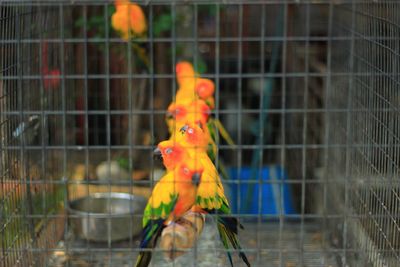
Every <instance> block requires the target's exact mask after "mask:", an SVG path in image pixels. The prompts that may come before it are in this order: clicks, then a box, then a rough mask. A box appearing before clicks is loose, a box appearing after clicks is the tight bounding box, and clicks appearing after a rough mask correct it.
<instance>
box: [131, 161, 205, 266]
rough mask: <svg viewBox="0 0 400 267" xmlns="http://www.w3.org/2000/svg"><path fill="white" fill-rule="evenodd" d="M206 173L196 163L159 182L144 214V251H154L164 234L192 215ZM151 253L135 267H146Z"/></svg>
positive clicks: (181, 166)
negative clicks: (159, 238)
mask: <svg viewBox="0 0 400 267" xmlns="http://www.w3.org/2000/svg"><path fill="white" fill-rule="evenodd" d="M202 172H203V169H202V166H201V164H199V163H198V162H196V161H188V162H181V163H179V164H177V165H176V166H175V168H174V169H173V170H170V171H169V172H167V173H166V174H165V175H164V176H163V177H162V178H161V179H160V181H158V183H157V184H156V186H155V187H154V189H153V192H152V194H151V197H150V199H149V201H148V202H147V206H146V208H145V210H144V214H143V230H142V239H141V242H140V248H141V249H152V248H154V247H155V246H156V243H157V239H158V237H159V236H160V235H161V233H162V230H163V229H164V228H165V227H166V226H167V225H169V224H171V223H174V222H175V221H176V220H178V219H179V218H180V217H182V215H183V214H184V213H185V212H187V211H189V210H190V209H191V208H192V206H193V205H194V204H195V202H196V194H197V188H198V185H199V183H200V180H201V175H202ZM151 256H152V252H151V251H141V252H140V253H139V256H138V259H137V261H136V264H135V266H136V267H147V266H148V265H149V263H150V260H151Z"/></svg>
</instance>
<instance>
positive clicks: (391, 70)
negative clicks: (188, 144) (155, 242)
mask: <svg viewBox="0 0 400 267" xmlns="http://www.w3.org/2000/svg"><path fill="white" fill-rule="evenodd" d="M112 4H113V2H112V1H89V0H87V1H76V2H74V3H73V4H72V3H71V2H70V1H32V2H31V1H18V2H14V1H3V2H1V3H0V14H1V18H0V21H1V23H0V36H1V38H0V42H1V50H0V54H1V76H0V78H1V79H0V111H1V113H0V136H1V142H0V156H1V159H0V173H1V178H0V179H1V186H0V194H1V199H0V201H1V204H0V207H1V218H0V219H1V223H0V237H1V241H0V247H1V249H0V251H1V256H0V265H1V266H124V265H126V266H130V265H132V263H134V261H135V259H136V256H137V253H138V238H137V237H136V236H132V235H130V237H129V239H127V240H124V241H119V242H111V240H110V238H108V241H107V242H103V243H95V242H90V241H87V240H83V239H80V238H78V237H77V236H75V235H74V234H73V231H72V229H71V226H70V224H69V223H68V222H69V220H70V219H73V218H74V216H72V215H71V214H69V213H67V212H66V211H65V207H66V206H67V203H68V201H69V200H71V199H74V198H76V197H79V196H82V195H89V194H90V193H92V192H93V187H92V186H99V187H102V190H103V191H105V192H111V191H113V188H114V186H119V188H125V190H126V192H130V193H137V192H138V191H137V190H140V189H141V188H144V187H145V186H153V185H154V184H155V181H154V180H155V179H154V176H155V174H156V172H155V171H154V170H155V169H157V168H160V165H159V163H158V162H155V161H154V159H153V157H152V155H151V153H152V150H153V149H154V146H155V145H156V144H157V143H158V142H159V141H161V140H164V139H166V138H167V129H166V128H165V126H164V116H165V109H166V107H167V105H168V103H169V102H171V101H172V99H173V95H174V94H175V92H176V90H177V84H176V81H175V78H176V75H175V73H174V69H175V64H176V62H178V61H179V60H182V59H186V60H190V61H192V62H193V64H194V65H195V66H200V65H201V64H203V65H205V66H207V70H206V71H205V72H204V73H203V74H202V77H207V78H210V79H212V80H213V81H214V82H215V85H216V95H215V98H216V108H215V110H214V111H213V116H214V117H215V118H217V119H220V120H221V121H222V123H223V124H224V125H225V126H226V128H227V130H228V131H229V132H230V134H231V135H232V137H233V138H234V141H235V145H228V144H226V143H225V142H223V141H220V142H219V143H218V155H219V157H217V160H216V165H218V164H220V160H223V162H224V163H225V164H226V165H227V166H229V167H234V171H233V172H232V173H233V174H232V175H233V176H234V175H236V176H241V175H243V174H242V170H243V169H245V168H246V167H248V166H253V167H254V166H255V167H256V168H255V169H256V170H257V171H254V172H253V173H252V176H253V177H250V179H248V180H243V179H237V180H228V181H224V183H225V187H226V190H227V191H229V190H228V189H230V188H235V189H237V190H238V192H237V193H236V194H235V193H234V192H233V193H232V195H231V196H230V197H229V196H228V197H229V198H230V202H231V204H232V205H233V206H236V207H239V210H237V211H236V212H235V213H234V215H235V216H237V217H238V218H239V219H240V220H241V222H243V224H244V226H245V228H246V229H245V230H244V231H241V232H240V233H239V239H240V240H241V243H242V247H243V250H244V251H245V253H246V254H247V255H248V257H249V259H250V262H251V263H252V265H253V266H285V267H291V266H398V265H400V237H399V236H400V226H399V214H400V213H399V203H400V190H399V165H400V164H399V143H400V142H399V141H400V136H399V131H400V129H399V116H398V115H399V106H400V97H399V83H400V79H399V64H400V63H399V62H400V54H399V53H400V51H399V50H400V49H399V38H400V29H399V27H400V14H399V13H400V12H398V11H399V10H400V3H398V2H397V1H380V2H372V1H290V0H287V1H235V2H234V3H230V2H228V1H226V2H211V1H193V2H179V1H173V2H170V1H146V2H140V4H142V7H143V10H144V11H145V14H146V17H147V19H148V36H147V37H146V38H135V39H134V40H133V41H131V42H126V41H124V40H122V39H121V38H120V37H119V36H118V35H116V34H115V33H113V32H112V31H111V30H110V21H109V16H110V15H111V13H112V10H111V9H110V6H112ZM160 15H168V16H170V17H171V18H175V19H176V23H171V28H170V29H169V30H164V31H161V33H160V32H155V28H156V27H157V26H158V25H159V24H158V20H157V18H158V17H160ZM93 18H95V19H93ZM96 19H97V22H96ZM179 19H181V21H179ZM99 21H100V22H99ZM173 21H174V20H173ZM96 23H97V24H96ZM135 47H139V48H140V47H142V48H144V49H147V51H148V56H149V62H150V67H149V69H148V71H143V68H142V66H141V65H140V64H139V63H138V58H137V54H136V53H135V50H134V49H135ZM165 51H168V52H167V53H166V52H165ZM119 156H124V157H126V158H128V159H129V160H128V166H127V169H128V173H132V172H136V171H142V170H148V176H149V180H133V179H127V180H118V181H112V182H110V181H108V182H106V183H105V182H104V181H99V180H96V179H94V176H95V174H94V172H95V170H94V168H95V167H94V166H96V165H97V164H99V163H101V162H108V163H110V162H112V161H114V160H115V158H116V157H119ZM79 164H80V165H81V166H83V167H84V168H83V171H82V169H81V170H80V171H81V172H83V174H82V175H83V177H84V178H83V181H82V179H77V178H76V173H77V171H76V169H77V166H78V165H79ZM266 166H268V167H269V168H272V166H280V167H281V168H282V169H283V170H285V171H286V172H287V178H286V179H280V180H279V179H276V180H265V179H264V177H262V175H261V174H260V173H261V170H262V169H263V168H265V167H266ZM107 172H108V174H110V172H111V170H110V168H108V170H107ZM74 177H75V178H74ZM82 183H83V184H88V186H85V187H84V189H83V190H79V186H80V185H82ZM243 186H247V188H249V187H250V188H253V189H252V193H253V194H255V195H256V196H257V201H256V202H257V205H256V212H255V213H251V212H246V211H244V212H243V211H241V209H240V207H243V206H244V207H245V206H247V203H246V199H244V198H243V196H242V194H241V191H244V190H247V189H243V188H245V187H243ZM265 186H268V187H270V188H272V190H271V191H272V192H273V190H274V189H275V192H274V197H275V199H273V198H272V200H270V201H275V202H274V203H275V205H276V212H265V211H264V210H263V207H264V206H265V205H267V203H265V198H264V197H265V196H264V195H263V194H265V193H264V191H263V188H264V187H265ZM287 187H288V188H290V189H291V192H292V195H291V196H292V200H288V199H286V198H285V196H286V195H285V194H287V193H285V190H286V189H285V188H287ZM70 188H72V190H70ZM276 189H277V190H276ZM271 194H272V193H271ZM233 195H235V196H236V197H235V198H233V197H232V196H233ZM288 202H290V203H291V204H292V205H293V209H294V212H292V213H288V212H287V211H286V210H285V208H284V207H286V206H285V205H288ZM140 215H141V214H135V215H133V216H132V220H138V219H139V218H140ZM78 217H79V216H78ZM110 218H111V216H110ZM127 228H129V229H127V231H131V232H132V231H133V230H132V228H131V227H127ZM109 234H110V232H109V230H108V232H107V235H109ZM215 236H217V232H216V230H215V225H214V224H213V221H212V220H207V224H206V226H205V229H204V230H203V234H202V235H201V239H200V240H199V242H198V243H197V244H196V246H195V248H194V249H193V250H190V251H188V252H187V253H186V255H184V256H182V257H181V258H179V259H178V260H177V261H175V262H172V263H167V262H166V261H164V260H163V258H162V253H161V251H160V249H159V248H156V249H155V256H154V259H153V266H228V265H227V264H228V261H227V259H226V256H225V254H224V252H225V251H224V249H223V248H222V246H221V245H220V242H219V240H217V238H215ZM240 264H241V262H240V261H239V259H237V257H236V255H235V266H236V265H237V266H239V265H240Z"/></svg>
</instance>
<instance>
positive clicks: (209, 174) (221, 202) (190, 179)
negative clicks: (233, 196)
mask: <svg viewBox="0 0 400 267" xmlns="http://www.w3.org/2000/svg"><path fill="white" fill-rule="evenodd" d="M176 78H177V84H178V90H177V92H176V95H175V99H174V102H172V103H171V104H170V105H169V107H168V110H167V115H166V123H167V126H168V130H169V133H170V138H169V139H168V140H165V141H162V142H160V143H159V144H158V146H157V148H156V149H155V150H154V154H156V155H159V156H161V157H162V161H163V164H164V166H165V168H166V173H165V175H164V176H163V177H162V178H161V179H160V180H159V181H158V182H157V184H156V185H155V187H154V189H153V192H152V194H151V197H150V199H149V201H148V203H147V206H146V208H145V211H144V215H143V230H142V239H141V242H140V249H141V251H140V253H139V256H138V259H137V261H136V265H135V266H136V267H146V266H148V265H149V263H150V261H151V256H152V249H153V248H154V247H155V246H156V243H157V239H158V238H159V237H160V236H161V233H162V230H163V229H164V228H165V227H167V226H168V225H171V224H174V223H176V222H177V221H178V220H182V217H183V216H184V214H185V213H186V212H188V211H193V212H198V213H202V214H212V215H215V217H216V221H217V228H218V232H219V236H220V239H221V242H222V244H223V246H224V247H225V249H226V250H227V255H228V259H229V261H230V264H231V266H233V262H232V255H231V253H230V252H229V249H231V248H233V249H235V250H238V251H239V257H240V258H241V259H242V260H243V261H244V263H245V264H246V265H247V266H250V263H249V261H248V259H247V257H246V255H245V254H244V252H243V251H241V246H240V244H239V240H238V237H237V234H238V228H241V229H243V226H242V225H241V224H240V223H239V222H238V220H237V219H236V218H235V217H232V216H231V215H230V214H231V210H230V207H229V202H228V200H227V198H226V196H225V193H224V188H223V185H222V182H221V180H220V175H219V171H220V172H221V176H223V177H227V176H226V173H225V171H224V170H223V169H221V168H219V171H218V170H217V168H216V167H215V165H214V163H213V161H214V160H215V157H216V152H217V146H216V138H217V134H218V133H219V134H220V135H221V136H222V137H223V138H224V139H225V140H226V141H227V142H228V143H232V140H231V138H230V137H229V135H228V134H227V133H226V131H225V129H223V127H222V125H221V124H220V123H219V122H218V121H217V120H215V119H213V118H211V117H210V115H211V111H212V110H213V109H214V107H215V100H214V91H215V86H214V82H213V81H211V80H209V79H205V78H201V77H199V75H198V74H197V73H196V72H195V70H194V68H193V65H192V64H191V63H189V62H185V61H182V62H178V63H177V64H176ZM215 129H218V132H217V131H216V130H215ZM223 172H224V173H225V174H222V173H223Z"/></svg>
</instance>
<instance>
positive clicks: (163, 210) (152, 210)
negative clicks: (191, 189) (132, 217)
mask: <svg viewBox="0 0 400 267" xmlns="http://www.w3.org/2000/svg"><path fill="white" fill-rule="evenodd" d="M177 200H178V194H175V193H174V194H170V202H168V203H164V202H161V204H160V206H158V207H153V206H152V205H151V204H152V203H151V201H149V202H148V203H147V205H146V208H145V209H144V213H143V227H144V226H146V225H147V223H148V222H149V220H157V219H166V218H167V217H168V216H169V214H170V213H171V212H172V211H173V209H174V208H175V204H176V201H177Z"/></svg>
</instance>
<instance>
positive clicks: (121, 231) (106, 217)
mask: <svg viewBox="0 0 400 267" xmlns="http://www.w3.org/2000/svg"><path fill="white" fill-rule="evenodd" d="M145 206H146V199H145V198H144V197H141V196H135V195H131V194H126V193H95V194H92V195H89V196H87V197H83V198H79V199H76V200H74V201H71V202H70V203H69V205H68V212H69V214H70V224H71V226H72V228H73V230H74V233H75V234H76V235H77V236H78V237H80V238H83V239H87V240H91V241H109V240H110V241H118V240H123V239H127V238H129V237H131V236H135V235H138V234H139V233H140V231H141V230H142V218H143V210H144V208H145Z"/></svg>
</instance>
